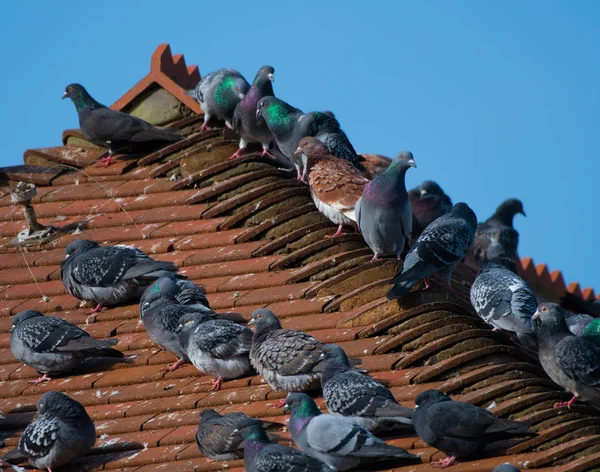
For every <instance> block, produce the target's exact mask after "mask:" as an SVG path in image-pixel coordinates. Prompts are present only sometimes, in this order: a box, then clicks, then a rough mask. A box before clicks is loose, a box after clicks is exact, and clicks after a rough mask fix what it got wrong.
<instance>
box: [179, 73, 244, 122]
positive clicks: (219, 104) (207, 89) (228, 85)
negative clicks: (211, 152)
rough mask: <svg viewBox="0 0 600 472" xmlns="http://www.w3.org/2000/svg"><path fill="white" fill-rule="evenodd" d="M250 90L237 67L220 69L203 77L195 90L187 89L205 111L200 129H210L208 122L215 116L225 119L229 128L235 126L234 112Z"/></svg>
mask: <svg viewBox="0 0 600 472" xmlns="http://www.w3.org/2000/svg"><path fill="white" fill-rule="evenodd" d="M248 90H250V84H249V83H248V81H247V80H246V79H245V78H244V76H243V75H242V74H240V73H239V72H238V71H237V70H235V69H219V70H217V71H215V72H211V73H210V74H208V75H205V76H204V77H202V78H201V79H200V82H198V85H196V89H195V90H188V91H187V94H188V95H191V96H192V97H194V98H195V99H196V101H197V102H198V103H200V108H202V111H203V112H204V123H203V124H202V127H201V128H200V131H204V130H207V129H209V128H208V122H209V120H210V119H211V118H212V117H213V116H214V117H215V118H217V119H219V120H222V121H224V122H225V125H226V126H227V127H228V128H233V125H232V123H231V120H232V118H233V112H234V110H235V107H236V106H237V105H238V103H240V101H241V100H242V98H244V96H245V94H246V93H247V92H248Z"/></svg>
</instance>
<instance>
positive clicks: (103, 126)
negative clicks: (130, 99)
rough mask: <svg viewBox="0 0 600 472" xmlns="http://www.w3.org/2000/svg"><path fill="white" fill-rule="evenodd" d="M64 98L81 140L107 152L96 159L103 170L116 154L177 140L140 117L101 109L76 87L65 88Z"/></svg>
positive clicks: (177, 137)
mask: <svg viewBox="0 0 600 472" xmlns="http://www.w3.org/2000/svg"><path fill="white" fill-rule="evenodd" d="M64 98H70V99H71V100H72V101H73V103H74V104H75V108H76V109H77V114H78V115H79V126H80V127H81V132H82V133H83V135H84V136H85V139H87V140H89V141H90V142H92V143H94V144H96V145H97V146H100V147H102V148H105V149H108V156H107V157H105V158H103V159H101V160H100V164H101V165H102V166H104V167H108V166H109V165H110V164H112V163H113V162H114V160H113V159H112V156H113V155H114V154H116V153H117V152H120V151H125V150H127V151H132V152H141V151H147V150H151V149H155V148H157V147H160V146H164V145H166V144H168V143H173V142H176V141H179V140H180V139H181V136H180V135H179V134H178V133H177V132H176V131H175V130H171V129H166V128H157V127H156V126H152V125H151V124H150V123H148V122H146V121H144V120H142V119H141V118H137V117H135V116H131V115H128V114H127V113H123V112H120V111H116V110H111V109H110V108H107V107H105V106H104V105H102V104H101V103H98V102H97V101H96V100H94V99H93V98H92V96H91V95H90V94H89V93H88V91H87V90H86V89H85V88H84V87H83V86H82V85H80V84H70V85H67V88H66V90H65V93H64V95H63V99H64Z"/></svg>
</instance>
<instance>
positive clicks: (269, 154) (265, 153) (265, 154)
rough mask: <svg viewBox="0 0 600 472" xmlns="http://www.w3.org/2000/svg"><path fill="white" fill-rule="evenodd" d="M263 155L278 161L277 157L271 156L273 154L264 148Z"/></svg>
mask: <svg viewBox="0 0 600 472" xmlns="http://www.w3.org/2000/svg"><path fill="white" fill-rule="evenodd" d="M261 155H262V156H269V157H271V158H273V159H275V160H277V157H275V156H274V155H273V154H271V153H270V152H269V151H268V150H267V149H264V148H263V152H262V154H261Z"/></svg>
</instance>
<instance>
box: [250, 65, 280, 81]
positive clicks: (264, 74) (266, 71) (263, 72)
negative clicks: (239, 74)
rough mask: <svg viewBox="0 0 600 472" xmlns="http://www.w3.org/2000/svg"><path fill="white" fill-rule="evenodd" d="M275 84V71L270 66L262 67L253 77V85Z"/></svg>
mask: <svg viewBox="0 0 600 472" xmlns="http://www.w3.org/2000/svg"><path fill="white" fill-rule="evenodd" d="M267 82H275V69H274V68H273V67H271V66H262V67H261V68H260V69H259V70H258V72H257V73H256V76H255V77H254V82H252V83H253V84H259V83H267Z"/></svg>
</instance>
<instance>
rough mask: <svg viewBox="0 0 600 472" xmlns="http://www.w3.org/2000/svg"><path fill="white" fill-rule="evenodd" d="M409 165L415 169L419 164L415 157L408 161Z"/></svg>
mask: <svg viewBox="0 0 600 472" xmlns="http://www.w3.org/2000/svg"><path fill="white" fill-rule="evenodd" d="M408 165H409V166H411V167H414V168H415V169H416V168H417V164H416V163H415V161H414V160H413V159H410V160H409V161H408Z"/></svg>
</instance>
